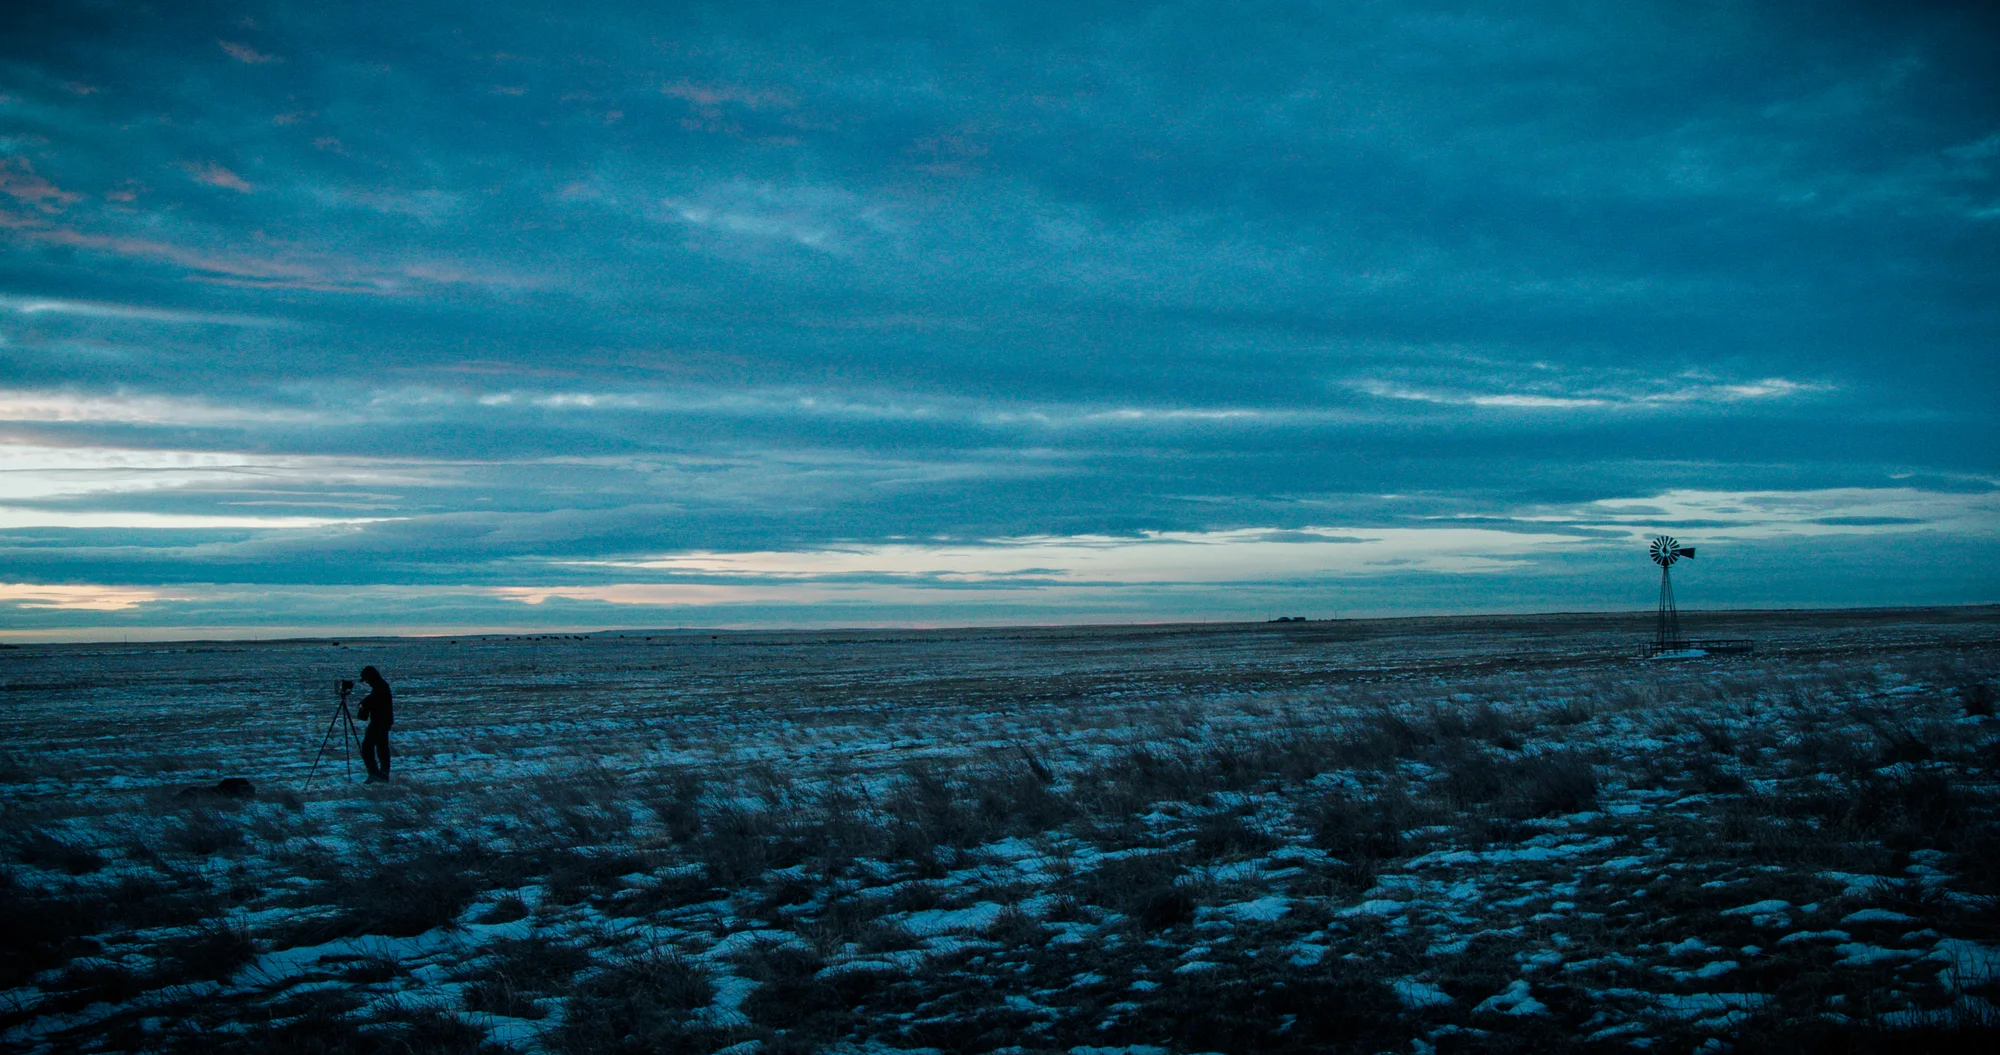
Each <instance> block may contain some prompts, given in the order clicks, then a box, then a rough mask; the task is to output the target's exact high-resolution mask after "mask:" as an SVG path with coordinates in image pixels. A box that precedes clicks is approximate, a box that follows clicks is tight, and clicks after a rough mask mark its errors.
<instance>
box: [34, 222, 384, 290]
mask: <svg viewBox="0 0 2000 1055" xmlns="http://www.w3.org/2000/svg"><path fill="white" fill-rule="evenodd" d="M0 230H5V231H10V232H12V234H13V236H14V237H15V238H19V239H23V240H27V241H34V242H40V243H42V244H44V245H61V246H70V247H73V248H76V249H89V250H96V251H98V252H104V253H110V254H113V255H115V256H123V257H131V258H134V259H139V260H153V261H158V262H160V263H167V264H174V265H177V266H180V267H184V268H187V269H188V270H190V271H194V272H198V273H199V274H197V275H196V276H194V277H197V278H205V279H208V280H210V281H241V282H246V283H258V284H271V285H281V286H292V287H296V288H301V289H327V288H334V289H339V290H340V291H342V292H383V290H381V289H380V288H379V283H375V282H371V281H369V279H368V276H365V275H361V274H358V273H356V271H357V269H352V268H337V267H326V266H321V265H318V264H314V263H307V262H302V261H291V260H278V259H272V258H268V257H266V258H260V257H246V256H240V255H222V254H211V253H205V252H202V251H200V250H196V249H188V248H184V247H182V246H177V245H173V244H170V243H167V242H160V241H155V240H153V239H150V238H130V237H125V236H122V235H102V234H91V233H89V232H86V231H79V230H77V229H75V228H73V227H56V226H52V225H51V224H49V223H48V222H47V221H44V220H40V219H36V218H34V217H30V216H17V215H10V214H7V213H0Z"/></svg>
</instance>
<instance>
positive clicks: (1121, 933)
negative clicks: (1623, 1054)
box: [0, 608, 2000, 1055]
mask: <svg viewBox="0 0 2000 1055" xmlns="http://www.w3.org/2000/svg"><path fill="white" fill-rule="evenodd" d="M1688 621H1689V623H1690V624H1691V626H1692V629H1693V630H1694V632H1696V633H1697V634H1699V635H1701V636H1707V637H1747V638H1752V639H1755V640H1756V641H1757V652H1756V654H1755V655H1751V656H1732V657H1705V658H1687V659H1678V660H1662V661H1646V660H1642V659H1639V658H1637V654H1638V646H1639V645H1640V644H1641V643H1642V642H1643V641H1644V640H1645V637H1646V635H1647V633H1648V630H1649V620H1648V617H1647V616H1644V615H1579V616H1536V617H1526V616H1523V617H1485V618H1470V617H1468V618H1455V619H1408V620H1375V621H1367V620H1347V621H1326V622H1311V623H1274V624H1230V625H1215V624H1204V625H1187V626H1157V627H1151V626H1149V627H1070V628H1035V629H1006V630H936V631H852V632H819V633H789V634H778V633H770V634H765V633H710V632H707V631H700V632H695V631H655V632H651V633H646V632H636V633H634V632H628V633H623V634H617V633H614V634H600V635H590V636H552V635H551V636H535V637H477V638H459V639H384V640H342V641H338V642H335V641H327V640H309V641H308V640H299V641H284V642H263V643H227V642H205V643H176V644H170V645H167V644H147V645H129V646H128V645H24V646H20V647H16V648H8V649H4V650H0V819H4V826H0V1049H5V1050H18V1051H140V1050H143V1051H161V1052H181V1051H186V1052H233V1051H243V1052H275V1051H296V1052H350V1051H351V1052H383V1053H392V1052H493V1053H499V1052H506V1051H517V1052H551V1053H592V1052H633V1053H638V1052H701V1053H712V1052H731V1053H750V1052H761V1053H777V1052H821V1051H831V1052H896V1051H936V1052H1067V1053H1078V1055H1110V1053H1132V1055H1138V1053H1161V1052H1189V1053H1193V1052H1264V1051H1274V1052H1284V1051H1329V1052H1385V1051H1386V1052H1412V1053H1424V1052H1434V1051H1435V1052H1457V1051H1478V1052H1483V1051H1519V1052H1567V1051H1630V1050H1635V1049H1639V1050H1655V1051H1680V1052H1694V1051H1701V1052H1711V1051H1725V1050H1732V1049H1733V1050H1741V1051H1758V1052H1763V1051H1800V1052H1805V1051H1814V1052H1819V1051H1878V1050H1898V1051H1936V1050H1946V1051H1956V1050H1966V1051H1982V1052H1984V1051H1993V1050H2000V719H1996V718H1995V716H1994V714H1993V712H1994V709H1995V692H1994V690H1995V687H1996V685H2000V609H1995V608H1953V609H1920V610H1885V611H1837V612H1771V613H1755V612H1749V613H1707V614H1699V613H1698V614H1694V615H1690V616H1689V617H1688ZM364 664H373V665H376V666H378V667H380V668H381V669H382V671H383V673H384V674H385V675H387V677H388V679H389V680H390V682H391V683H392V684H393V685H394V687H395V691H396V699H397V708H396V714H397V722H396V727H395V731H394V734H393V742H394V747H395V752H396V754H395V763H394V779H393V780H392V781H391V782H389V783H386V784H362V783H360V782H359V777H360V774H361V766H360V761H359V758H358V757H356V758H354V759H352V761H351V762H350V761H349V760H348V758H347V756H346V754H345V752H344V751H343V744H342V738H341V736H340V735H339V733H338V730H337V727H336V732H335V735H334V737H333V739H332V741H331V746H330V747H329V748H328V750H327V752H326V755H325V757H324V758H323V759H322V760H321V761H320V762H319V768H318V770H317V773H316V775H315V776H314V778H313V783H312V785H311V786H310V787H307V786H306V783H307V776H308V772H309V771H310V770H311V769H312V767H313V765H314V762H315V758H316V756H317V755H318V753H319V749H320V747H321V744H322V739H323V737H324V736H325V735H326V733H327V731H328V729H329V727H330V721H331V720H332V719H333V718H334V715H335V707H336V702H337V697H336V695H335V693H334V689H333V684H334V680H335V679H336V678H340V677H346V678H352V677H354V676H355V673H356V672H357V671H358V670H359V669H360V668H361V667H362V665H364ZM230 777H240V778H245V779H248V780H249V781H251V782H253V783H254V785H255V789H256V790H255V793H254V795H251V796H249V797H247V798H240V799H239V798H231V797H228V796H224V795H219V794H214V793H209V792H202V791H196V792H189V791H188V790H187V789H190V788H193V789H205V788H210V787H212V786H213V785H215V784H216V783H217V782H219V781H221V780H223V779H224V778H230Z"/></svg>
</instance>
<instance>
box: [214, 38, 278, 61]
mask: <svg viewBox="0 0 2000 1055" xmlns="http://www.w3.org/2000/svg"><path fill="white" fill-rule="evenodd" d="M216 43H217V44H220V45H222V50H224V51H226V52H228V53H229V55H230V57H231V58H234V59H235V60H236V61H238V62H247V63H250V64H251V65H253V66H261V65H263V64H264V63H266V62H277V61H278V57H277V56H276V55H266V54H264V53H263V52H261V51H258V50H257V49H255V48H252V47H251V46H250V45H248V44H238V43H236V42H235V41H232V40H218V41H216Z"/></svg>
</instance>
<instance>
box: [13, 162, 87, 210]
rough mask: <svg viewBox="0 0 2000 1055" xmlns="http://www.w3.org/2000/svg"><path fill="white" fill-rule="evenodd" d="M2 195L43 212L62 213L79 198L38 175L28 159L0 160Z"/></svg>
mask: <svg viewBox="0 0 2000 1055" xmlns="http://www.w3.org/2000/svg"><path fill="white" fill-rule="evenodd" d="M0 194H5V195H7V196H8V197H10V198H12V199H14V200H15V201H17V202H20V203H21V204H23V205H32V206H34V207H35V208H37V209H40V210H41V211H43V212H61V211H63V209H65V208H67V207H69V206H70V205H71V204H73V203H75V202H76V200H77V198H78V197H79V195H76V194H72V193H70V192H69V191H66V190H64V189H62V188H61V187H58V186H56V185H55V184H53V183H50V182H49V181H48V180H46V179H43V178H42V177H40V176H38V175H36V174H35V167H34V166H33V165H30V164H29V163H28V160H27V159H26V158H0Z"/></svg>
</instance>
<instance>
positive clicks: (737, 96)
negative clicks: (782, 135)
mask: <svg viewBox="0 0 2000 1055" xmlns="http://www.w3.org/2000/svg"><path fill="white" fill-rule="evenodd" d="M660 91H662V92H664V93H666V94H668V95H671V96H673V97H674V98H676V99H685V100H687V101H688V102H690V103H693V104H694V105H696V106H711V107H712V106H720V105H722V104H723V103H735V104H737V105H738V106H746V107H749V108H750V109H752V110H764V109H770V108H777V109H781V110H789V109H791V108H792V107H793V106H796V105H798V104H797V103H795V102H793V101H792V97H791V94H790V93H788V92H786V91H784V90H783V89H779V88H744V87H741V86H738V85H734V84H695V83H694V82H692V81H686V80H680V81H675V82H674V83H672V84H669V85H667V86H666V87H664V88H661V89H660Z"/></svg>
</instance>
